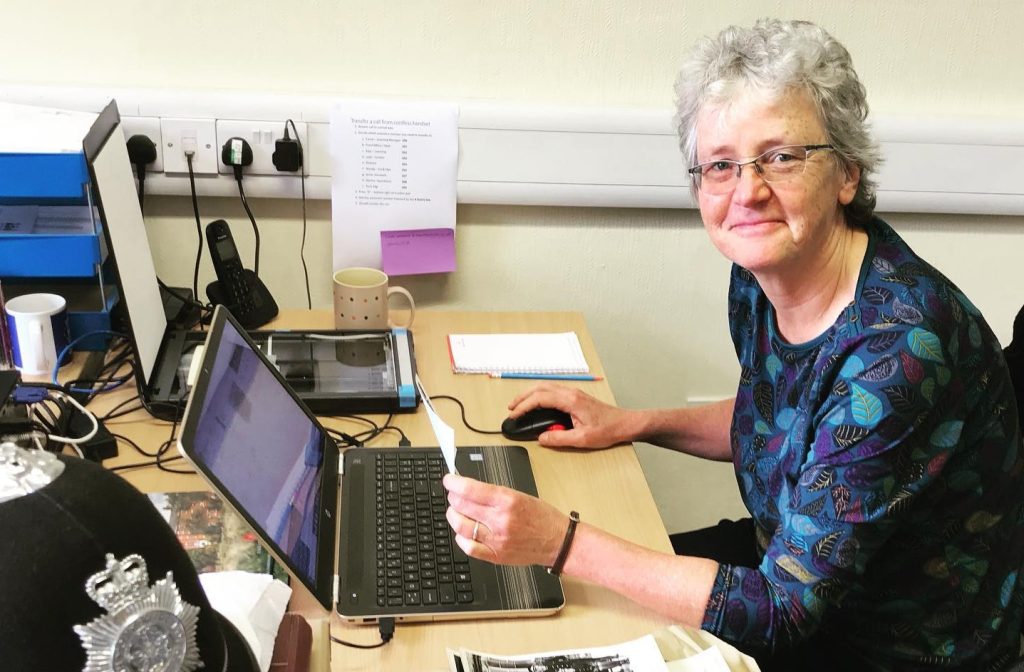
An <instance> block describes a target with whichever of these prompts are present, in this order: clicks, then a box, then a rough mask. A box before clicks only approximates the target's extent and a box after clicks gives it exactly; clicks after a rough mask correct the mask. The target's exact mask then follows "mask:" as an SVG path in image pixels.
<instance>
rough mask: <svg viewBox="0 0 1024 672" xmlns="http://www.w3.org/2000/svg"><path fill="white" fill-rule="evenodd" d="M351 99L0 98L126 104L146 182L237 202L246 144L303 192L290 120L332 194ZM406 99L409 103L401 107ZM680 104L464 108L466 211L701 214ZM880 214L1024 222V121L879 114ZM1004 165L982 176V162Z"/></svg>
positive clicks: (274, 191) (255, 165)
mask: <svg viewBox="0 0 1024 672" xmlns="http://www.w3.org/2000/svg"><path fill="white" fill-rule="evenodd" d="M344 97H345V96H333V97H332V96H293V95H283V94H262V93H245V92H231V93H218V92H203V91H156V90H149V89H102V88H79V87H54V86H30V85H9V86H5V87H4V89H3V90H2V91H0V101H4V102H10V103H23V104H31V105H40V106H45V107H55V108H63V109H71V110H80V111H86V112H98V111H100V110H101V109H102V108H103V106H104V105H106V104H107V103H108V102H109V101H110V99H111V98H113V99H115V100H117V104H118V109H119V110H120V113H121V116H122V120H123V125H124V131H125V135H126V137H130V136H131V135H134V134H138V133H142V134H145V135H147V136H149V137H150V138H151V139H152V140H153V142H154V143H155V144H156V145H157V148H158V153H157V160H156V162H155V163H154V164H152V165H151V166H150V167H149V170H148V173H147V175H148V177H147V180H146V188H147V190H148V191H149V193H151V194H160V195H187V194H189V193H190V192H189V180H188V166H187V163H186V159H185V152H186V151H192V152H194V154H193V170H194V172H195V174H196V187H197V190H198V192H199V194H201V195H205V196H234V195H235V192H236V186H235V181H234V178H233V176H232V169H231V167H230V166H227V165H224V164H223V163H222V162H221V161H220V158H219V157H220V150H221V147H222V146H223V144H224V143H225V142H226V141H227V140H228V139H229V138H232V137H242V138H245V139H246V140H247V141H248V142H249V144H250V145H251V146H252V149H253V162H252V165H251V166H248V167H246V169H245V176H246V177H245V180H246V193H247V194H249V195H250V196H252V197H263V198H299V197H300V194H301V189H300V187H301V185H300V184H299V180H298V178H297V175H298V173H287V172H280V171H278V170H277V169H276V168H275V166H274V165H273V163H272V161H271V154H272V153H273V151H274V146H275V142H276V141H277V140H278V139H280V138H282V137H283V136H284V127H285V122H286V120H288V119H291V120H293V121H294V123H295V130H296V131H297V132H298V135H299V140H300V141H301V142H302V146H303V148H304V150H305V151H304V156H305V162H304V163H305V166H304V172H305V175H306V193H307V195H308V196H309V197H310V198H313V199H329V198H330V196H331V178H330V174H331V157H330V151H329V144H330V142H329V141H330V128H329V118H330V108H331V105H332V104H333V103H334V102H336V101H337V100H339V99H343V98H344ZM395 102H396V103H401V102H402V100H401V99H395ZM672 114H673V113H672V110H671V109H667V108H666V109H661V108H659V109H641V108H611V107H542V106H525V105H516V104H512V103H502V102H500V101H491V102H481V101H472V102H461V103H459V168H458V183H457V194H458V201H459V202H460V203H484V204H499V205H559V206H580V207H636V208H692V207H694V202H693V199H692V198H691V195H690V190H689V186H688V181H687V179H686V174H685V171H684V167H683V162H682V159H681V157H680V153H679V149H678V143H677V139H676V136H675V130H674V128H673V125H672ZM874 126H875V131H876V134H877V136H878V138H879V140H880V141H881V144H882V153H883V156H884V159H885V162H884V164H883V167H882V169H881V172H880V175H879V186H880V188H879V192H878V209H879V210H880V211H881V212H925V213H962V214H990V215H1024V118H1016V119H986V118H939V117H936V118H921V117H914V118H899V117H876V118H875V119H874ZM972 166H974V167H982V166H984V167H993V166H997V167H998V169H994V170H993V169H985V170H981V169H971V167H972Z"/></svg>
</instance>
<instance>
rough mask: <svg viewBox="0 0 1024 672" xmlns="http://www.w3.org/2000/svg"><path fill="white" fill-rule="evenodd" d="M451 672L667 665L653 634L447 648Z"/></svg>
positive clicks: (620, 670)
mask: <svg viewBox="0 0 1024 672" xmlns="http://www.w3.org/2000/svg"><path fill="white" fill-rule="evenodd" d="M448 669H449V671H450V672H641V670H642V671H643V672H658V671H661V670H665V671H666V672H667V670H668V667H667V666H666V664H665V659H664V658H663V657H662V653H661V650H660V649H659V648H658V644H657V642H656V641H655V640H654V637H652V636H651V635H647V636H644V637H641V638H639V639H635V640H632V641H628V642H622V643H620V644H613V645H611V646H604V647H594V648H580V649H571V650H562V651H546V652H543V653H530V654H525V655H515V656H500V655H496V654H493V653H482V652H480V651H470V650H468V649H459V650H453V649H449V650H448Z"/></svg>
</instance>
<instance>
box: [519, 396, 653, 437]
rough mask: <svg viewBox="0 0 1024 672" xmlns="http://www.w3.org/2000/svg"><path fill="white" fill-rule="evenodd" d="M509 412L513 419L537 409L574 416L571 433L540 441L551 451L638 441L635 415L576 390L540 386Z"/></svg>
mask: <svg viewBox="0 0 1024 672" xmlns="http://www.w3.org/2000/svg"><path fill="white" fill-rule="evenodd" d="M508 408H509V411H510V413H509V416H510V417H513V418H517V417H519V416H520V415H522V414H523V413H526V412H527V411H530V410H533V409H535V408H556V409H558V410H560V411H564V412H565V413H568V414H569V415H570V416H572V425H573V428H572V429H566V430H562V431H555V432H544V433H543V434H541V435H540V436H539V437H537V440H538V441H539V442H540V445H542V446H547V447H549V448H563V447H564V448H608V447H609V446H613V445H615V444H617V443H625V442H627V441H632V440H633V439H634V438H635V435H634V433H633V430H632V429H631V426H630V425H631V421H633V420H634V416H635V412H634V411H628V410H625V409H621V408H618V407H616V406H612V405H610V404H606V403H604V402H603V401H598V400H597V399H595V398H594V397H592V396H590V395H589V394H587V393H585V392H583V391H582V390H579V389H577V388H575V387H567V386H565V385H556V384H553V383H541V384H539V385H536V386H534V387H532V388H530V389H529V390H527V391H526V392H524V393H522V394H520V395H519V396H517V397H516V398H515V399H513V400H512V401H511V403H509V405H508Z"/></svg>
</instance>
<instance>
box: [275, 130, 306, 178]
mask: <svg viewBox="0 0 1024 672" xmlns="http://www.w3.org/2000/svg"><path fill="white" fill-rule="evenodd" d="M270 158H271V159H272V160H273V162H274V167H275V168H277V169H278V170H280V171H281V172H283V173H294V172H295V171H297V170H299V169H300V168H302V145H301V144H299V141H298V140H297V139H293V138H292V137H290V136H289V135H288V124H287V123H286V124H285V125H284V137H283V138H281V139H280V140H278V141H276V142H275V143H274V153H273V155H272V156H271V157H270Z"/></svg>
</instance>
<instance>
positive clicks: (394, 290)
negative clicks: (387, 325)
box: [388, 287, 416, 329]
mask: <svg viewBox="0 0 1024 672" xmlns="http://www.w3.org/2000/svg"><path fill="white" fill-rule="evenodd" d="M392 294H401V295H402V296H404V297H405V299H406V301H408V302H409V321H408V322H407V323H406V324H394V323H392V325H391V326H393V327H402V328H403V329H408V328H409V327H411V326H412V321H413V319H414V318H415V317H416V302H415V301H413V300H412V294H410V293H409V290H407V289H406V288H405V287H388V301H389V302H390V301H391V295H392Z"/></svg>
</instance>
